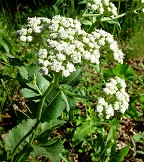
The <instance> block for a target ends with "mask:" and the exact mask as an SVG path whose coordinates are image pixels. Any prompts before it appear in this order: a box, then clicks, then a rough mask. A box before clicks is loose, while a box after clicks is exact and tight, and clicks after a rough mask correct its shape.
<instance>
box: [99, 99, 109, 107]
mask: <svg viewBox="0 0 144 162" xmlns="http://www.w3.org/2000/svg"><path fill="white" fill-rule="evenodd" d="M98 104H99V105H102V106H107V103H106V101H105V99H104V98H98Z"/></svg>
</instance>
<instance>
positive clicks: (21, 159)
mask: <svg viewBox="0 0 144 162" xmlns="http://www.w3.org/2000/svg"><path fill="white" fill-rule="evenodd" d="M32 150H33V148H32V147H31V146H30V145H29V144H26V145H25V146H24V148H23V149H22V150H21V151H20V152H19V153H18V154H17V155H16V156H15V158H14V162H25V161H26V160H27V159H28V157H29V155H30V153H31V152H32Z"/></svg>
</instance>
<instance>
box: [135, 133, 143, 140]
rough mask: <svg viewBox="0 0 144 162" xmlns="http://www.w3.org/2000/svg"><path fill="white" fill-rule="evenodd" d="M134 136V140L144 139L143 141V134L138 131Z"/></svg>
mask: <svg viewBox="0 0 144 162" xmlns="http://www.w3.org/2000/svg"><path fill="white" fill-rule="evenodd" d="M133 138H134V140H135V141H136V142H142V141H143V137H142V135H141V134H138V133H136V134H134V135H133Z"/></svg>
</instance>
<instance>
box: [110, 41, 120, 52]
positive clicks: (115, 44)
mask: <svg viewBox="0 0 144 162" xmlns="http://www.w3.org/2000/svg"><path fill="white" fill-rule="evenodd" d="M110 49H111V50H113V51H114V50H117V49H118V45H117V42H116V41H113V42H112V43H111V44H110Z"/></svg>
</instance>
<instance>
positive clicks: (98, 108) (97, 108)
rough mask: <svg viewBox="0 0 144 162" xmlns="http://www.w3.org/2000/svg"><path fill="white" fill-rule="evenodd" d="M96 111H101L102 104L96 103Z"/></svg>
mask: <svg viewBox="0 0 144 162" xmlns="http://www.w3.org/2000/svg"><path fill="white" fill-rule="evenodd" d="M96 111H97V112H98V113H101V112H102V111H103V106H102V105H98V106H97V107H96Z"/></svg>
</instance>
